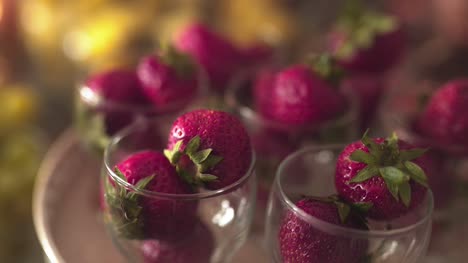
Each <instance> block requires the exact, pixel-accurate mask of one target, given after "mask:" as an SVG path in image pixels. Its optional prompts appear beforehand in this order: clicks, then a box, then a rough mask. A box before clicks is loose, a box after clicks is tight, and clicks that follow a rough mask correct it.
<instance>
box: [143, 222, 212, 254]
mask: <svg viewBox="0 0 468 263" xmlns="http://www.w3.org/2000/svg"><path fill="white" fill-rule="evenodd" d="M214 247H215V244H214V236H213V234H212V233H211V231H210V229H208V227H207V226H206V225H205V224H203V223H202V222H197V223H196V225H195V227H194V230H193V232H192V233H191V234H190V235H189V236H188V237H187V238H186V239H184V240H183V241H181V242H178V243H171V242H166V241H162V240H145V241H143V243H142V245H141V251H142V254H143V262H144V263H167V262H171V263H186V262H192V263H206V262H210V258H211V255H212V253H213V250H214Z"/></svg>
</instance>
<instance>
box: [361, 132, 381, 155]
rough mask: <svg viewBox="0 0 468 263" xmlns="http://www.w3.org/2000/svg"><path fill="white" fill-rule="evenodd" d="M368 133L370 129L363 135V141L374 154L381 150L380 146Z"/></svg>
mask: <svg viewBox="0 0 468 263" xmlns="http://www.w3.org/2000/svg"><path fill="white" fill-rule="evenodd" d="M368 133H369V129H367V130H366V132H364V135H362V138H361V142H362V143H363V144H364V145H365V146H366V147H367V148H368V149H369V151H370V153H371V154H372V155H374V153H378V152H380V146H379V145H378V144H377V143H376V142H375V141H374V140H372V138H370V137H369V136H368V135H367V134H368Z"/></svg>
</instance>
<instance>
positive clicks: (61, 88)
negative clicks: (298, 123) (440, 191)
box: [0, 0, 468, 262]
mask: <svg viewBox="0 0 468 263" xmlns="http://www.w3.org/2000/svg"><path fill="white" fill-rule="evenodd" d="M332 2H333V3H332ZM369 2H370V4H372V5H378V7H377V8H380V9H382V10H386V11H387V12H389V13H392V14H394V15H396V16H397V17H398V18H399V19H400V20H401V22H402V23H403V25H404V27H405V30H406V31H407V32H408V35H409V42H408V44H409V45H408V46H409V49H408V52H407V54H408V56H409V58H408V60H409V62H408V63H423V64H424V65H428V66H427V67H424V70H426V71H425V73H428V74H432V73H434V72H436V74H438V73H440V72H444V71H450V72H463V73H466V72H467V71H468V69H467V67H468V66H467V65H468V64H466V62H465V63H463V62H464V61H466V60H464V58H466V56H467V55H468V52H466V51H465V49H466V48H467V47H468V1H466V0H387V1H380V2H378V3H376V1H369ZM339 4H340V1H310V0H309V1H308V0H223V1H221V0H217V1H216V0H214V1H208V0H205V1H203V0H185V1H184V0H133V1H122V0H71V1H60V0H0V209H1V211H2V216H0V262H40V259H42V258H43V257H42V251H41V249H40V246H39V245H38V242H37V240H36V237H35V233H34V228H33V225H32V216H31V200H32V189H33V185H34V180H35V177H36V173H37V169H38V167H39V164H40V161H41V159H42V158H43V156H44V154H45V152H46V151H47V148H48V146H49V145H50V144H51V143H52V142H53V141H54V140H55V139H56V138H57V137H58V136H59V135H60V134H61V132H63V131H64V130H65V129H66V128H67V127H69V126H70V125H71V124H72V112H73V104H74V103H73V97H74V92H75V89H76V85H77V83H78V82H79V81H80V80H82V79H83V77H84V76H85V75H87V74H89V73H91V72H95V71H100V70H104V69H107V68H111V67H116V66H133V65H135V63H136V62H137V61H138V59H139V58H140V57H141V55H142V54H147V53H150V52H154V50H155V49H156V48H157V46H158V43H160V42H161V41H165V40H168V39H170V38H171V37H172V36H173V35H174V34H175V33H176V32H177V30H179V29H180V28H182V27H183V26H185V25H187V24H189V23H192V22H195V21H203V22H207V23H209V24H210V25H211V26H213V27H214V28H215V29H216V30H217V31H219V32H221V33H222V34H223V35H225V36H226V37H227V38H229V39H231V40H232V41H233V42H235V43H237V44H238V45H240V46H242V45H245V46H247V45H249V44H251V43H258V42H259V41H261V42H264V43H268V44H269V45H271V46H273V47H274V48H275V50H277V51H278V53H279V54H281V56H282V58H283V59H284V60H285V61H294V60H295V59H298V58H301V56H304V54H306V53H307V52H308V51H309V50H312V49H313V48H314V46H316V45H318V44H317V43H320V41H322V40H321V39H320V37H319V36H320V35H321V34H322V33H323V32H322V30H323V28H322V27H321V23H326V21H327V18H329V17H335V13H336V12H337V8H338V6H339ZM428 50H431V51H430V52H429V53H428ZM433 50H435V52H433ZM428 54H430V55H428ZM444 65H445V66H444ZM446 65H450V67H449V68H447V67H446ZM400 69H405V70H406V68H405V67H401V68H398V69H396V71H398V70H400ZM431 70H432V71H431ZM413 73H414V74H416V72H413ZM394 74H397V75H398V72H397V73H394Z"/></svg>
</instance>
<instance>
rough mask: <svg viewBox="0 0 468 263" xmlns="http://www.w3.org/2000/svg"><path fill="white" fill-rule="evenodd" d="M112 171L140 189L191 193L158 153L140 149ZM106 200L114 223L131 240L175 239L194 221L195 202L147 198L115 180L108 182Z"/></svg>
mask: <svg viewBox="0 0 468 263" xmlns="http://www.w3.org/2000/svg"><path fill="white" fill-rule="evenodd" d="M115 172H116V173H117V175H118V176H119V177H121V179H123V180H124V181H126V182H128V183H129V184H132V185H134V186H135V187H137V188H139V189H144V190H147V191H152V192H156V193H167V194H193V193H194V190H193V189H192V188H191V187H190V185H188V184H186V183H185V182H184V181H183V180H182V179H181V178H180V177H179V175H178V174H177V172H176V169H175V167H174V166H172V165H171V163H170V162H169V160H167V158H166V157H165V156H164V155H163V154H162V153H159V152H155V151H143V152H139V153H135V154H132V155H130V156H129V157H128V158H126V159H125V160H123V161H122V162H120V163H118V164H117V165H116V167H115ZM106 201H107V203H108V205H109V207H110V212H111V214H112V215H113V216H112V220H113V222H112V223H113V224H114V226H115V227H116V229H118V230H119V231H120V233H119V234H120V235H123V236H124V237H126V238H130V239H134V238H136V239H140V238H144V239H162V240H178V239H180V238H181V237H183V236H185V235H187V234H189V233H190V231H191V230H192V229H193V227H194V224H195V222H196V211H197V202H196V201H189V200H184V201H182V200H178V201H176V200H170V199H164V198H157V197H149V196H143V195H138V194H135V192H131V191H127V190H125V188H123V187H122V186H120V187H119V186H117V184H116V183H111V184H108V185H107V188H106Z"/></svg>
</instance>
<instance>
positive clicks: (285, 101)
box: [254, 65, 346, 126]
mask: <svg viewBox="0 0 468 263" xmlns="http://www.w3.org/2000/svg"><path fill="white" fill-rule="evenodd" d="M269 83H271V84H270V85H268V84H269ZM254 95H255V96H256V98H255V101H256V103H257V105H256V107H257V109H258V111H259V112H260V114H261V115H262V116H263V117H265V118H267V119H270V120H272V121H275V122H278V123H281V124H284V125H288V126H302V125H317V124H319V123H321V122H323V121H327V120H330V119H332V118H334V117H337V115H338V114H340V113H342V112H343V111H344V109H345V108H346V100H345V98H344V97H343V96H342V95H341V94H339V93H338V91H337V90H335V89H334V86H333V85H332V83H330V82H329V81H327V80H325V79H324V78H323V77H321V73H319V72H318V71H317V70H313V69H311V68H310V67H308V66H306V65H293V66H290V67H288V68H286V69H284V70H282V71H280V72H278V73H277V74H276V75H275V76H273V77H272V76H268V75H264V76H261V78H260V79H259V80H257V82H256V87H255V91H254Z"/></svg>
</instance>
